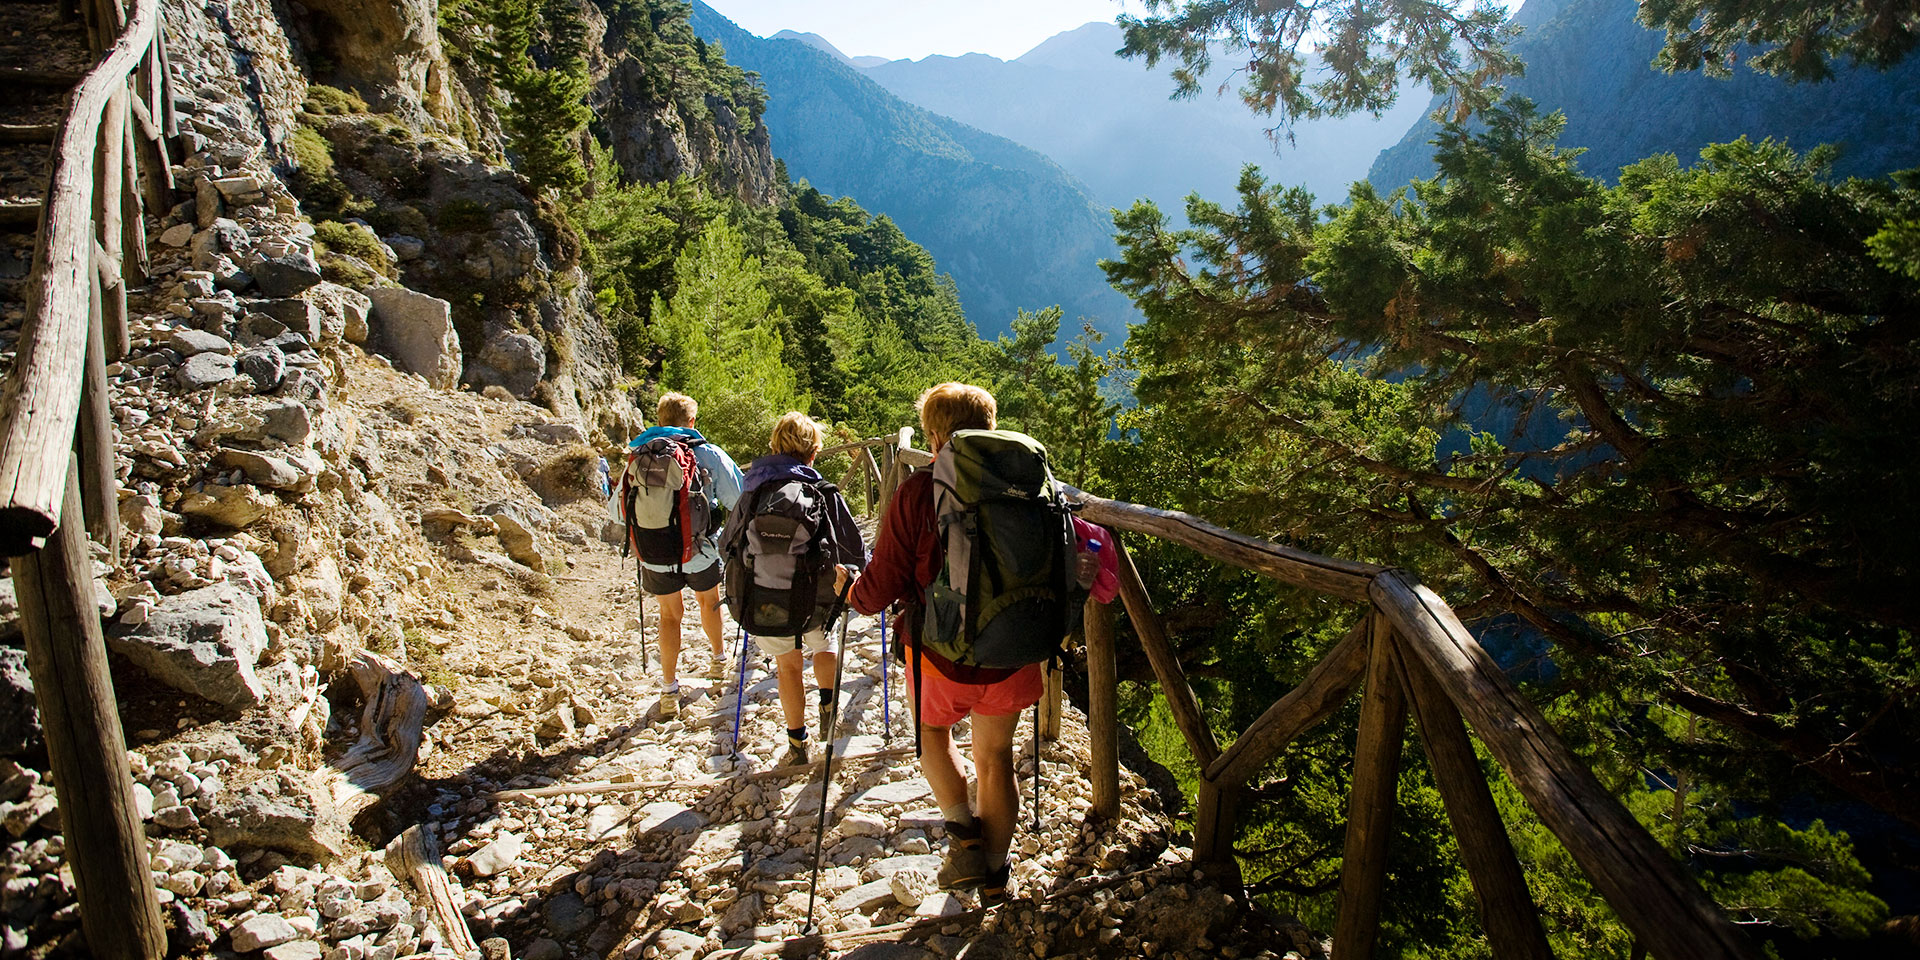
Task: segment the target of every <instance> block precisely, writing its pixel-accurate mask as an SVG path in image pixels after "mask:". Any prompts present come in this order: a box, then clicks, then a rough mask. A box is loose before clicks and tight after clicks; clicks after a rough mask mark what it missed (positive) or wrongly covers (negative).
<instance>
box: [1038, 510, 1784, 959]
mask: <svg viewBox="0 0 1920 960" xmlns="http://www.w3.org/2000/svg"><path fill="white" fill-rule="evenodd" d="M1072 498H1073V499H1074V500H1076V501H1077V502H1078V503H1079V504H1080V508H1081V510H1080V516H1081V517H1082V518H1083V519H1085V520H1088V521H1090V522H1093V523H1097V524H1100V525H1102V526H1105V527H1107V528H1109V529H1112V530H1116V531H1125V532H1128V533H1134V534H1144V535H1147V536H1154V537H1159V538H1161V539H1165V540H1169V541H1172V542H1174V543H1179V544H1182V545H1184V546H1186V547H1189V548H1191V549H1193V550H1195V551H1197V552H1199V553H1201V554H1203V555H1205V556H1207V557H1211V558H1213V559H1215V560H1219V561H1221V562H1224V563H1228V564H1232V565H1234V566H1237V567H1241V568H1243V569H1247V570H1251V571H1253V572H1255V573H1258V574H1261V575H1263V576H1267V577H1271V578H1273V579H1275V580H1279V581H1281V582H1283V583H1287V584H1291V585H1293V586H1296V587H1302V588H1304V589H1307V590H1312V591H1314V592H1315V593H1320V594H1324V595H1328V596H1334V597H1340V598H1342V599H1347V600H1354V601H1357V602H1360V603H1365V604H1366V605H1367V610H1366V612H1365V613H1363V614H1362V615H1361V616H1360V617H1359V619H1358V622H1356V623H1355V624H1354V626H1353V628H1352V629H1351V630H1350V631H1349V632H1348V633H1347V636H1346V638H1345V639H1344V640H1342V641H1341V642H1340V643H1338V644H1336V645H1335V646H1334V647H1333V649H1332V650H1331V651H1329V652H1328V653H1327V654H1326V656H1325V657H1323V658H1322V659H1321V660H1320V662H1319V663H1318V664H1316V665H1315V666H1314V667H1313V669H1312V670H1311V671H1309V672H1308V674H1307V676H1306V678H1305V679H1304V680H1303V681H1301V683H1300V685H1299V686H1297V687H1295V688H1294V689H1293V690H1292V691H1290V692H1288V693H1287V694H1286V695H1285V696H1283V697H1281V698H1280V699H1279V700H1278V701H1277V702H1275V703H1274V705H1273V706H1272V707H1271V708H1269V709H1268V710H1267V712H1266V713H1265V714H1263V715H1261V716H1260V717H1259V718H1258V719H1256V720H1255V721H1254V722H1253V723H1252V725H1251V726H1249V727H1248V728H1247V730H1246V731H1245V732H1244V733H1242V734H1241V735H1240V737H1239V739H1237V740H1235V741H1234V742H1233V743H1232V744H1230V745H1228V746H1227V747H1226V748H1225V749H1224V750H1223V749H1221V748H1220V746H1219V745H1218V744H1217V743H1216V742H1215V740H1214V736H1213V731H1212V729H1211V728H1210V727H1209V726H1208V724H1207V722H1206V718H1205V715H1204V714H1203V713H1202V712H1201V709H1200V705H1199V702H1198V701H1197V700H1196V699H1195V697H1194V694H1193V689H1192V687H1191V686H1189V685H1188V683H1187V679H1186V675H1185V673H1184V672H1183V671H1182V669H1181V666H1180V662H1179V659H1178V657H1177V656H1176V655H1175V652H1174V648H1173V645H1172V644H1171V643H1170V642H1169V640H1168V638H1167V636H1166V632H1165V630H1164V628H1163V627H1162V626H1161V624H1160V620H1159V617H1158V616H1157V615H1156V614H1155V613H1154V610H1153V606H1152V603H1151V600H1150V596H1149V594H1148V592H1147V587H1146V584H1145V583H1144V582H1142V580H1141V578H1140V575H1139V572H1138V571H1137V570H1136V569H1135V568H1134V565H1133V561H1132V559H1131V557H1129V556H1128V554H1127V552H1126V550H1125V548H1124V546H1121V547H1120V583H1121V598H1122V600H1123V602H1124V603H1125V606H1126V610H1127V616H1128V618H1129V619H1130V620H1131V621H1132V624H1133V627H1134V633H1135V634H1136V635H1137V636H1138V638H1139V640H1140V643H1141V645H1142V646H1143V647H1144V648H1145V651H1146V653H1147V656H1148V659H1149V660H1150V661H1151V663H1152V666H1153V671H1154V675H1155V677H1156V679H1157V680H1158V681H1159V685H1160V688H1161V692H1162V693H1163V694H1164V695H1165V697H1166V699H1167V703H1168V705H1169V706H1170V707H1171V708H1172V714H1173V718H1174V720H1175V722H1176V724H1177V725H1178V726H1179V728H1180V732H1181V734H1182V736H1183V737H1184V738H1185V740H1186V743H1187V748H1188V750H1189V751H1190V752H1191V753H1192V755H1193V758H1194V760H1195V761H1196V763H1197V764H1198V765H1199V767H1200V769H1201V770H1202V771H1203V773H1202V776H1201V781H1200V787H1199V796H1198V797H1197V798H1196V799H1195V811H1194V813H1195V823H1194V859H1195V860H1196V861H1199V862H1201V863H1205V864H1210V865H1214V866H1217V867H1218V868H1220V869H1222V870H1224V871H1227V872H1228V873H1230V874H1231V875H1233V876H1236V877H1237V876H1238V865H1237V863H1236V862H1235V860H1234V852H1233V834H1234V817H1235V812H1236V810H1237V809H1238V806H1239V803H1240V800H1241V797H1242V794H1243V793H1244V790H1245V784H1246V782H1247V780H1248V779H1249V778H1250V777H1252V776H1253V775H1254V774H1255V773H1256V772H1257V771H1259V770H1260V768H1262V767H1264V766H1265V765H1266V764H1267V763H1268V762H1270V761H1271V760H1273V759H1275V758H1276V757H1278V756H1279V755H1280V753H1281V751H1282V750H1284V749H1285V748H1286V746H1287V745H1288V744H1289V743H1291V742H1292V741H1293V740H1295V739H1296V738H1298V737H1299V736H1300V735H1301V734H1302V733H1304V732H1306V731H1307V730H1308V729H1310V728H1312V727H1313V726H1315V725H1316V724H1318V723H1320V722H1321V721H1323V720H1325V719H1327V718H1328V717H1329V716H1332V715H1333V713H1334V712H1335V711H1336V710H1337V709H1338V708H1339V707H1340V705H1341V704H1342V703H1343V702H1344V701H1345V700H1346V698H1347V696H1348V695H1349V693H1350V692H1351V691H1352V690H1353V688H1354V686H1355V685H1356V684H1361V683H1362V677H1363V676H1364V678H1365V679H1364V693H1363V694H1362V700H1361V705H1360V720H1359V725H1360V726H1359V732H1358V738H1357V742H1356V744H1355V752H1354V759H1353V788H1352V793H1351V795H1350V796H1349V799H1348V818H1347V836H1346V846H1345V849H1344V852H1343V854H1342V867H1341V876H1340V893H1339V915H1338V919H1337V921H1336V924H1335V929H1334V937H1333V942H1334V944H1335V945H1336V946H1335V949H1336V950H1337V951H1338V955H1339V957H1340V958H1341V960H1365V958H1368V957H1371V956H1373V955H1374V947H1375V936H1376V934H1377V932H1378V928H1379V916H1380V902H1381V895H1382V892H1383V888H1384V884H1385V878H1386V847H1387V840H1388V838H1389V836H1391V834H1392V824H1393V812H1394V799H1395V784H1396V783H1397V780H1398V774H1399V766H1400V748H1401V743H1402V739H1403V735H1404V733H1405V727H1406V721H1407V719H1408V717H1409V715H1411V717H1412V719H1413V720H1414V723H1415V725H1416V727H1417V729H1418V730H1419V731H1420V735H1421V741H1422V743H1423V744H1424V746H1425V748H1426V751H1427V756H1428V760H1429V762H1430V765H1431V767H1432V768H1433V773H1434V779H1435V782H1436V784H1437V786H1438V787H1439V789H1440V794H1441V798H1442V801H1443V803H1444V805H1445V807H1446V811H1447V817H1448V819H1449V820H1451V821H1452V823H1453V827H1454V831H1455V835H1456V836H1457V837H1458V839H1459V845H1460V851H1461V859H1462V860H1463V861H1465V864H1466V868H1467V875H1468V876H1469V878H1471V880H1472V882H1473V889H1474V896H1475V898H1476V900H1477V901H1478V904H1479V908H1480V919H1481V923H1482V926H1483V928H1484V929H1485V931H1486V935H1487V939H1488V943H1489V945H1490V946H1491V947H1492V948H1493V955H1494V956H1496V957H1501V958H1503V960H1505V958H1511V957H1518V958H1545V957H1550V956H1552V953H1551V951H1550V950H1549V948H1548V946H1547V940H1546V936H1545V934H1544V933H1543V932H1542V930H1541V927H1540V920H1539V915H1538V911H1537V910H1536V908H1535V906H1534V903H1533V901H1532V898H1531V896H1530V895H1529V894H1528V891H1527V887H1526V882H1525V880H1524V878H1523V876H1522V873H1521V870H1520V865H1519V861H1518V860H1517V859H1516V858H1515V856H1514V852H1513V847H1512V845H1511V844H1510V843H1509V841H1508V839H1507V833H1506V828H1505V826H1504V825H1503V823H1502V821H1501V819H1500V814H1499V812H1498V810H1497V809H1496V808H1495V806H1494V802H1493V796H1492V792H1491V790H1490V789H1489V787H1488V784H1487V782H1486V780H1485V778H1484V777H1483V775H1482V773H1481V769H1480V765H1479V761H1478V759H1477V758H1476V757H1475V754H1474V750H1473V746H1472V744H1471V743H1470V741H1469V740H1468V738H1467V730H1466V726H1463V724H1462V720H1463V718H1464V720H1465V721H1466V724H1467V725H1471V727H1472V728H1473V731H1474V733H1476V734H1478V735H1479V737H1480V740H1481V742H1482V743H1484V744H1486V746H1487V750H1488V752H1489V753H1491V754H1492V755H1493V757H1494V760H1495V761H1496V762H1498V763H1499V764H1500V766H1501V768H1502V769H1503V770H1505V771H1506V774H1507V777H1508V778H1509V779H1510V780H1511V781H1512V782H1513V784H1514V786H1515V787H1516V788H1518V790H1519V792H1520V795H1521V796H1522V797H1523V798H1524V799H1525V800H1526V803H1527V806H1528V807H1529V808H1531V809H1532V810H1533V812H1534V813H1535V814H1536V815H1537V816H1538V817H1539V818H1540V820H1541V822H1542V823H1544V824H1545V825H1546V826H1547V828H1548V829H1549V830H1551V831H1553V834H1554V836H1556V837H1558V838H1559V840H1560V842H1561V843H1562V844H1563V845H1564V846H1565V847H1566V849H1567V852H1568V853H1570V854H1572V855H1573V858H1574V860H1575V862H1577V863H1579V865H1580V867H1581V869H1582V870H1583V871H1585V872H1586V874H1587V876H1588V878H1589V879H1590V880H1591V881H1592V882H1593V885H1594V887H1595V888H1596V889H1597V890H1598V891H1599V892H1600V894H1601V896H1603V897H1605V898H1606V900H1607V902H1608V904H1610V905H1611V906H1612V907H1613V909H1614V910H1615V912H1616V913H1618V915H1619V917H1620V920H1621V922H1622V923H1624V924H1625V925H1626V927H1627V929H1628V930H1629V931H1630V932H1631V933H1632V934H1633V935H1634V937H1635V938H1637V939H1638V941H1639V942H1640V943H1641V944H1642V945H1644V946H1645V947H1646V948H1647V949H1649V950H1650V951H1651V952H1652V953H1653V955H1654V956H1656V957H1659V958H1662V960H1704V958H1716V957H1741V958H1746V957H1755V956H1757V955H1758V954H1757V951H1756V950H1755V948H1754V946H1753V944H1752V943H1750V942H1749V941H1748V940H1747V938H1746V937H1745V936H1744V935H1743V934H1741V933H1740V932H1739V931H1738V930H1737V929H1736V928H1735V927H1734V925H1733V923H1732V922H1731V921H1729V920H1728V919H1727V917H1726V916H1725V915H1724V914H1722V913H1721V912H1720V910H1719V908H1718V907H1717V906H1716V905H1715V904H1714V902H1713V901H1712V899H1710V898H1709V897H1708V896H1707V895H1706V893H1705V892H1704V891H1702V890H1701V889H1700V886H1699V885H1698V884H1697V883H1695V882H1694V880H1693V878H1692V877H1691V876H1690V875H1689V874H1688V873H1687V872H1686V871H1685V870H1684V869H1683V868H1682V867H1681V865H1680V864H1679V863H1677V862H1676V861H1675V860H1674V859H1673V858H1672V857H1671V856H1669V855H1668V854H1667V852H1666V851H1665V850H1664V849H1663V848H1662V847H1661V846H1660V844H1659V843H1658V842H1657V841H1655V840H1654V838H1653V837H1652V836H1651V835H1650V834H1648V833H1647V831H1646V830H1645V829H1643V828H1642V827H1641V826H1640V823H1639V822H1638V821H1636V820H1635V819H1634V818H1633V816H1632V815H1631V814H1630V813H1628V812H1627V810H1626V808H1625V807H1623V806H1622V805H1621V804H1620V802H1619V801H1618V800H1616V799H1615V798H1614V797H1613V795H1612V794H1610V793H1608V792H1607V791H1606V789H1605V788H1603V787H1602V786H1601V785H1600V782H1599V781H1598V780H1597V779H1595V777H1594V775H1593V773H1592V771H1590V770H1588V769H1587V767H1586V766H1585V765H1584V764H1582V763H1581V762H1580V760H1579V758H1577V757H1575V756H1574V754H1573V753H1572V751H1570V750H1568V749H1567V747H1566V745H1565V744H1564V743H1562V742H1561V741H1560V738H1559V736H1558V735H1557V734H1555V733H1554V730H1553V727H1552V726H1551V725H1550V724H1548V723H1547V720H1546V718H1545V717H1544V716H1542V715H1541V713H1540V710H1539V708H1537V707H1535V706H1534V704H1533V703H1532V701H1530V700H1528V699H1527V698H1526V697H1525V696H1524V695H1522V694H1521V693H1520V691H1519V690H1518V689H1517V688H1516V687H1515V686H1514V684H1513V682H1512V681H1511V680H1509V679H1508V678H1507V675H1506V673H1505V671H1503V670H1501V669H1500V667H1499V665H1498V664H1496V663H1495V662H1494V661H1493V659H1492V657H1490V656H1488V654H1487V652H1486V651H1485V650H1483V649H1481V647H1480V644H1479V643H1478V642H1476V641H1475V640H1474V638H1473V634H1471V633H1470V632H1468V630H1467V628H1466V627H1465V625H1463V624H1462V623H1461V622H1460V618H1459V617H1457V616H1455V615H1454V612H1453V610H1452V608H1451V607H1449V606H1448V605H1447V603H1446V601H1444V600H1442V599H1440V597H1439V596H1437V595H1435V594H1434V593H1433V591H1431V590H1429V589H1427V588H1426V587H1424V586H1422V585H1421V584H1420V581H1419V579H1418V578H1416V577H1415V576H1414V575H1413V574H1411V573H1409V572H1407V571H1405V570H1396V569H1388V568H1385V567H1379V566H1375V565H1372V564H1365V563H1356V562H1352V561H1346V560H1336V559H1332V558H1328V557H1322V556H1318V555H1315V554H1311V553H1307V552H1305V551H1301V550H1295V549H1292V548H1289V547H1285V546H1281V545H1278V544H1273V543H1268V542H1266V541H1263V540H1259V539H1255V538H1252V537H1247V536H1244V535H1242V534H1238V533H1234V532H1233V531H1230V530H1224V529H1221V528H1219V527H1216V526H1214V525H1212V524H1209V523H1207V522H1205V521H1203V520H1200V519H1197V518H1195V517H1191V516H1188V515H1186V514H1182V513H1176V512H1172V511H1166V510H1156V509H1153V508H1151V507H1143V506H1138V505H1136V504H1131V503H1123V502H1120V501H1116V500H1106V499H1102V498H1100V497H1096V496H1093V495H1091V494H1087V493H1084V492H1081V491H1077V490H1075V491H1072ZM1116 539H1117V538H1116ZM1113 623H1114V617H1113V614H1112V613H1111V611H1109V610H1108V609H1107V608H1104V607H1101V606H1100V605H1098V604H1089V605H1088V610H1087V617H1086V642H1087V658H1088V665H1087V672H1088V700H1089V709H1088V725H1089V727H1090V728H1091V729H1092V730H1093V733H1094V736H1095V747H1094V763H1095V769H1094V770H1093V772H1092V781H1093V788H1094V806H1095V808H1096V810H1097V811H1099V812H1101V813H1103V814H1106V815H1109V816H1111V815H1115V814H1117V813H1118V811H1119V793H1118V769H1117V763H1116V762H1115V761H1114V759H1113V757H1115V755H1116V753H1117V750H1116V745H1115V743H1114V741H1115V740H1116V739H1117V736H1118V727H1117V724H1116V723H1115V722H1114V714H1115V700H1116V696H1117V687H1116V684H1115V682H1114V676H1115V673H1116V666H1115V662H1114V639H1113Z"/></svg>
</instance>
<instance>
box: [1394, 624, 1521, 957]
mask: <svg viewBox="0 0 1920 960" xmlns="http://www.w3.org/2000/svg"><path fill="white" fill-rule="evenodd" d="M1396 646H1397V645H1396ZM1394 663H1395V665H1396V666H1397V667H1398V668H1399V671H1400V680H1401V683H1402V684H1403V686H1404V690H1405V693H1406V698H1407V704H1408V706H1409V707H1410V708H1411V710H1412V712H1413V717H1414V720H1415V722H1416V723H1417V724H1418V726H1419V729H1420V742H1421V743H1422V744H1424V745H1425V747H1426V751H1427V762H1428V764H1429V765H1430V766H1431V767H1432V768H1433V779H1434V783H1435V785H1437V786H1438V787H1439V788H1440V800H1441V802H1443V803H1444V804H1445V805H1446V808H1447V819H1448V820H1449V821H1450V822H1452V824H1453V835H1454V837H1455V838H1456V839H1457V840H1459V843H1460V859H1461V860H1462V861H1463V862H1465V863H1466V865H1467V876H1468V878H1469V879H1471V880H1472V881H1473V895H1474V900H1475V901H1476V902H1478V903H1479V905H1480V927H1481V929H1483V930H1485V931H1486V933H1487V943H1488V945H1489V946H1491V947H1492V948H1493V955H1494V956H1496V957H1500V958H1501V960H1507V958H1513V960H1552V957H1553V949H1552V948H1551V947H1549V946H1547V935H1546V933H1545V932H1544V931H1542V930H1541V929H1540V911H1539V910H1538V908H1536V907H1535V906H1534V904H1533V897H1532V895H1531V894H1530V893H1528V892H1527V880H1526V876H1525V875H1524V874H1522V873H1521V872H1520V861H1519V860H1518V859H1517V858H1516V857H1515V856H1514V853H1513V843H1512V841H1510V840H1508V839H1507V830H1506V827H1505V826H1504V825H1502V823H1501V821H1500V811H1499V809H1498V808H1496V807H1495V806H1494V805H1493V792H1492V791H1491V790H1489V789H1487V778H1486V774H1485V772H1484V771H1482V770H1481V769H1480V758H1479V757H1477V756H1476V755H1475V754H1474V752H1473V744H1472V742H1470V741H1469V740H1468V739H1467V728H1466V727H1464V726H1462V725H1461V723H1460V711H1458V710H1456V709H1454V706H1453V704H1452V703H1449V702H1448V701H1447V695H1446V694H1445V693H1444V692H1442V691H1441V689H1440V686H1439V684H1436V683H1434V682H1433V677H1431V676H1429V675H1428V673H1427V669H1426V667H1424V666H1421V664H1420V661H1419V660H1418V659H1415V658H1413V657H1410V656H1408V655H1407V654H1406V653H1405V652H1404V651H1401V650H1398V649H1396V650H1395V652H1394Z"/></svg>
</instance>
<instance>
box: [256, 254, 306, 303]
mask: <svg viewBox="0 0 1920 960" xmlns="http://www.w3.org/2000/svg"><path fill="white" fill-rule="evenodd" d="M247 272H249V273H251V274H253V283H254V286H257V287H259V288H260V292H261V293H264V294H266V295H267V296H269V297H291V296H294V295H296V294H298V293H300V292H301V291H303V290H305V289H307V288H308V287H311V286H313V285H314V284H316V283H319V282H320V265H319V264H318V263H316V262H314V259H313V254H311V253H308V252H307V251H305V250H301V249H299V248H298V247H293V246H290V245H288V246H281V247H276V248H273V249H267V248H266V247H265V245H264V244H263V245H262V247H261V248H260V249H259V250H258V251H257V252H256V253H255V256H254V258H253V259H252V261H250V262H249V263H248V264H247Z"/></svg>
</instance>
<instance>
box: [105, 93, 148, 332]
mask: <svg viewBox="0 0 1920 960" xmlns="http://www.w3.org/2000/svg"><path fill="white" fill-rule="evenodd" d="M126 100H127V102H128V103H130V104H132V103H139V102H140V100H139V98H138V97H134V96H131V95H129V96H128V97H127V98H126ZM120 130H121V139H122V141H124V142H123V143H122V144H121V145H120V155H121V156H122V157H124V158H125V162H123V163H122V164H121V165H120V287H121V296H122V299H123V301H124V299H125V291H126V290H127V289H128V288H131V287H138V286H141V285H144V284H145V283H146V282H147V267H148V261H147V220H146V203H145V201H144V200H143V199H142V196H141V193H140V166H141V164H140V139H139V138H138V137H136V136H135V135H134V132H133V118H132V115H131V113H129V114H128V116H127V119H126V121H125V122H124V123H122V124H121V126H120ZM125 315H126V310H125V308H124V305H123V307H122V309H121V316H122V320H121V322H120V328H121V329H122V330H125V329H126V326H127V324H126V320H125V319H124V318H125ZM108 346H109V347H111V346H112V344H111V343H109V344H108ZM126 355H127V353H126V348H125V346H124V345H123V346H122V347H121V349H120V352H119V353H118V354H117V355H112V358H113V359H115V360H119V359H122V358H124V357H125V356H126Z"/></svg>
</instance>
